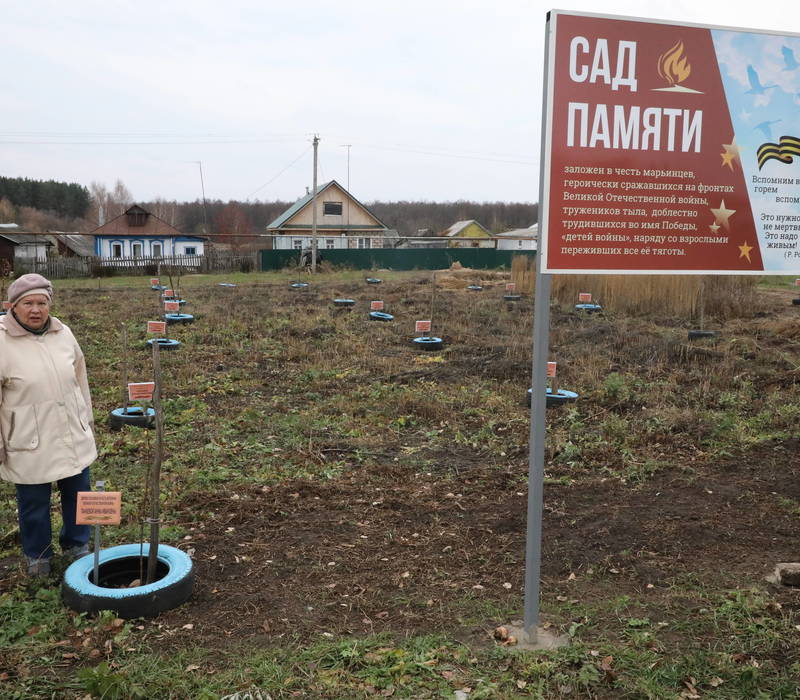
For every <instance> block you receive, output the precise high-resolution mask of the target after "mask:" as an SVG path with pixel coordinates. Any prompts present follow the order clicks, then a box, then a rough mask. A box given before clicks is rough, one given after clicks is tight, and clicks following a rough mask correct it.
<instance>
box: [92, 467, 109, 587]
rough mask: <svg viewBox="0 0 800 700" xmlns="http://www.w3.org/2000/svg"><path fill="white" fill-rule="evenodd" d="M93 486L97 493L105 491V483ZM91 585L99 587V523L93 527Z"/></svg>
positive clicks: (100, 482)
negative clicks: (92, 576)
mask: <svg viewBox="0 0 800 700" xmlns="http://www.w3.org/2000/svg"><path fill="white" fill-rule="evenodd" d="M94 486H95V489H97V490H98V491H105V490H106V482H105V481H98V482H96V483H95V485H94ZM92 583H94V585H95V586H99V585H100V523H98V524H97V525H95V526H94V579H93V580H92Z"/></svg>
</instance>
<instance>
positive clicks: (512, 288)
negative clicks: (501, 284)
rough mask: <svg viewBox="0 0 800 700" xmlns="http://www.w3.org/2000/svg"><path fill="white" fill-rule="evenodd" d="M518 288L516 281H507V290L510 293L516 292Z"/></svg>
mask: <svg viewBox="0 0 800 700" xmlns="http://www.w3.org/2000/svg"><path fill="white" fill-rule="evenodd" d="M516 289H517V285H516V284H515V283H514V282H506V291H507V292H509V293H512V294H513V293H514V292H515V291H516Z"/></svg>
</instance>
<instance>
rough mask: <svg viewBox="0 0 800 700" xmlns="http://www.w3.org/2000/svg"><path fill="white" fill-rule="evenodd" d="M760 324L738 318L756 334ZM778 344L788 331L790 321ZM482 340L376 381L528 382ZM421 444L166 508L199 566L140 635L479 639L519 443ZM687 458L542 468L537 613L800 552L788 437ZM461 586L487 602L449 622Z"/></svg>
mask: <svg viewBox="0 0 800 700" xmlns="http://www.w3.org/2000/svg"><path fill="white" fill-rule="evenodd" d="M781 298H782V301H783V303H784V304H785V303H786V295H781ZM397 305H398V306H399V303H398V304H397ZM789 313H790V310H787V311H786V314H787V318H789V316H788V314H789ZM598 323H601V322H598ZM732 323H734V326H735V324H736V323H739V322H732ZM758 323H759V319H758V318H754V319H751V320H750V321H748V324H749V325H748V326H747V328H748V329H749V330H748V332H749V333H751V335H753V336H757V331H758ZM559 324H560V327H562V329H563V327H566V326H568V325H569V322H568V320H565V319H562V320H561V321H560V322H559ZM618 325H619V324H617V325H613V324H611V322H607V323H606V326H607V327H606V326H602V324H601V325H600V326H597V325H596V326H595V327H594V328H593V330H592V334H593V335H591V336H588V334H587V333H586V331H585V330H583V329H582V328H580V327H577V326H576V327H575V328H573V329H572V331H571V332H573V337H575V338H578V339H580V338H581V334H582V333H583V334H584V335H586V336H587V337H586V338H584V339H585V340H587V341H589V342H591V341H592V338H595V337H597V334H598V333H601V334H602V335H604V337H608V336H609V335H613V333H617V331H616V330H614V329H615V328H618ZM740 325H741V324H740ZM603 327H605V328H606V330H605V331H602V328H603ZM732 327H733V326H732ZM737 327H738V326H737ZM598 328H600V329H601V330H598ZM489 330H490V331H491V329H489ZM612 331H613V333H612ZM559 332H562V331H559ZM563 332H566V331H563ZM642 333H643V335H644V336H646V332H645V331H643V332H642ZM448 340H450V341H451V342H457V341H458V338H453V337H451V338H448ZM779 340H780V342H782V343H793V342H794V340H793V336H792V334H791V333H788V332H787V334H786V335H785V337H783V339H779ZM608 342H610V343H619V344H620V346H622V345H624V344H625V343H626V342H627V344H628V346H629V347H628V353H629V359H630V361H631V362H632V363H634V364H635V363H636V362H643V363H644V362H647V352H646V348H645V344H644V341H642V340H641V339H639V340H632V341H629V342H628V341H626V340H625V336H624V334H621V335H618V336H617V335H613V338H611V340H609V341H608ZM776 342H777V341H776ZM648 347H649V346H648ZM492 352H493V351H492V348H490V347H487V348H482V349H481V351H480V353H478V352H476V353H475V354H474V355H473V356H470V355H468V354H465V355H463V356H462V357H461V358H460V359H456V360H454V361H453V362H452V363H450V364H449V365H446V366H442V367H439V366H433V365H432V366H430V367H424V368H420V369H412V370H407V371H403V372H398V373H396V374H395V375H393V376H390V377H389V379H390V380H392V381H395V382H399V383H403V382H412V381H417V380H418V379H420V378H424V377H425V376H436V377H437V378H438V379H439V380H440V381H447V379H448V377H450V378H451V379H452V380H453V381H457V379H458V377H459V376H460V374H461V370H462V369H463V368H464V366H465V365H469V366H470V369H471V371H473V372H484V373H488V374H492V373H496V374H497V375H498V376H505V375H507V372H508V371H511V365H513V366H514V369H513V371H515V372H519V373H521V376H522V377H524V376H525V373H526V372H527V371H528V370H527V369H526V368H525V366H522V368H521V369H520V366H519V363H513V362H511V361H510V360H508V359H504V358H505V356H504V355H503V354H502V353H497V354H495V355H493V354H492ZM639 352H640V354H641V357H639V356H637V353H639ZM711 352H712V353H713V350H712V351H711ZM713 361H714V360H713V355H712V356H711V360H710V362H712V363H713ZM504 362H505V363H507V364H508V366H504V364H503V363H504ZM709 367H710V365H704V366H701V367H700V368H699V369H697V368H695V369H697V371H699V372H700V374H702V373H703V372H709V371H711V369H710V368H709ZM448 373H449V374H448ZM776 381H777V380H776ZM792 381H793V380H792ZM523 386H524V385H523ZM687 440H688V438H687ZM343 449H344V448H343ZM421 449H422V450H423V451H422V452H421V453H420V457H421V458H423V457H424V458H425V459H428V460H432V463H433V464H436V465H437V466H438V468H432V469H431V470H430V471H428V472H417V471H414V470H410V469H408V468H407V467H405V466H403V465H402V464H401V463H400V462H399V461H398V460H397V455H396V454H395V453H393V452H392V451H391V450H387V451H386V452H385V453H383V454H380V455H378V456H373V457H374V459H373V460H372V462H371V463H370V464H369V465H360V466H356V467H354V468H352V469H351V470H349V471H347V472H345V474H344V475H343V476H341V477H338V478H336V479H331V480H326V481H309V480H293V481H289V482H285V483H282V484H280V485H273V486H261V487H258V486H252V487H246V488H238V489H236V490H234V491H224V490H218V491H215V492H209V493H206V494H203V495H202V496H199V495H196V496H192V497H190V498H189V500H185V501H183V502H180V503H176V504H174V509H173V511H174V513H175V514H176V518H177V521H176V522H175V524H177V525H180V526H183V528H184V529H185V530H186V531H188V532H190V533H191V534H190V535H188V536H187V537H186V539H185V540H184V541H183V542H182V543H181V548H182V549H185V550H188V551H189V552H190V554H191V555H192V557H193V560H194V562H195V566H196V588H195V593H194V595H193V597H192V598H191V600H190V601H189V602H188V603H187V604H185V605H183V606H181V607H180V608H178V609H176V610H173V611H170V612H168V613H165V614H163V615H161V616H160V617H159V618H158V628H157V630H158V631H157V633H154V636H153V642H154V643H155V644H156V645H157V644H159V642H160V641H163V643H164V644H165V645H169V646H170V648H172V645H174V643H175V641H176V639H178V638H180V637H181V635H184V636H185V637H186V641H187V643H189V642H191V643H192V644H198V643H199V644H201V645H206V646H209V647H218V646H220V645H223V646H224V645H227V644H230V645H231V646H233V645H236V644H241V643H244V644H246V645H250V644H257V643H263V644H272V643H278V641H279V640H280V639H281V638H284V637H287V638H292V639H294V638H301V639H302V638H312V637H316V636H318V635H319V634H320V633H326V632H327V633H330V634H333V635H341V634H355V635H361V634H367V633H374V632H381V631H390V632H392V633H394V634H409V635H410V634H417V633H425V632H436V633H446V634H449V635H452V636H453V637H455V638H458V639H463V640H465V641H469V642H472V643H481V642H483V641H488V639H489V637H490V634H491V631H492V630H493V628H494V627H495V626H496V625H498V624H501V623H503V622H509V620H508V619H503V617H501V616H502V615H505V614H506V611H509V610H517V611H519V612H521V594H522V590H523V576H524V550H525V530H526V502H527V491H526V487H525V478H526V476H527V450H526V448H524V446H522V447H521V448H520V450H519V451H518V453H516V454H513V455H509V456H508V457H507V458H506V459H505V460H503V461H502V462H499V461H498V459H497V458H496V457H491V458H489V457H483V456H482V455H481V454H480V453H479V452H476V451H475V450H473V449H468V448H466V447H461V446H458V445H453V446H452V448H451V449H448V450H447V451H443V452H440V453H431V452H425V450H426V449H427V448H426V447H422V448H421ZM691 453H692V449H691V445H689V444H687V445H685V450H684V451H683V452H681V451H680V450H677V451H676V454H675V458H674V460H673V463H672V464H671V466H670V467H669V468H663V469H661V470H659V471H658V472H657V473H655V474H654V475H652V476H651V477H650V478H649V479H647V480H646V481H644V482H643V483H642V484H641V485H640V486H638V487H633V486H631V485H630V484H623V483H621V482H620V480H619V479H614V478H609V477H608V476H606V475H604V474H603V473H602V472H601V471H600V470H598V471H597V473H596V474H592V473H589V474H588V475H584V474H582V475H581V477H580V478H578V479H574V480H572V481H570V482H569V483H567V482H564V483H562V482H559V481H558V479H557V478H556V477H558V476H561V475H564V474H567V472H568V468H567V467H566V466H564V465H561V466H559V467H553V468H552V470H550V469H549V468H548V469H549V471H548V476H551V477H554V478H553V479H552V482H550V483H548V484H547V486H546V488H545V494H544V502H545V512H544V533H543V554H542V556H543V560H542V601H543V609H544V610H545V611H546V610H547V607H548V601H555V600H556V598H557V597H564V596H566V597H568V598H570V599H575V600H583V601H590V600H595V599H598V598H602V597H610V596H616V595H622V594H625V593H629V594H630V595H632V596H636V597H641V596H647V597H648V600H649V601H651V602H652V601H658V600H659V599H662V601H663V605H664V606H665V608H669V609H671V610H672V613H673V614H674V616H675V617H685V616H686V615H687V613H689V612H690V611H691V608H692V606H693V605H695V604H696V602H695V601H692V600H685V601H683V602H682V604H681V606H679V607H676V603H675V600H674V599H673V597H672V591H671V582H672V581H674V580H676V579H677V578H680V577H690V576H695V577H696V578H697V579H698V580H699V581H707V580H715V581H716V582H717V583H718V585H719V587H720V588H724V587H732V588H735V587H746V586H747V585H748V584H749V583H750V582H752V583H758V584H759V585H762V584H763V581H764V577H765V576H767V575H768V574H769V573H771V571H772V569H773V568H774V566H775V564H776V563H777V562H782V561H796V560H798V559H800V538H798V532H797V518H796V516H794V515H792V514H791V513H789V511H787V510H786V509H776V507H775V503H776V500H777V499H780V498H786V499H792V500H794V501H800V440H798V439H796V438H795V439H792V440H788V441H782V442H779V443H778V442H776V443H772V444H768V445H766V446H764V445H761V446H759V448H758V449H757V450H755V451H748V452H746V453H744V454H739V455H736V456H733V457H730V458H727V459H722V460H719V461H716V462H713V461H705V462H704V463H703V464H702V468H700V465H699V463H698V464H697V465H693V464H691V463H689V462H688V460H690V459H691V458H690V457H688V455H689V454H691ZM694 467H697V468H694ZM453 474H456V475H457V477H456V478H454V477H453ZM190 514H191V517H190ZM2 566H4V567H5V571H3V572H2V573H0V577H2V579H4V580H5V581H6V583H8V582H12V581H13V580H16V576H17V574H16V573H14V567H16V561H11V560H6V562H4V563H2ZM773 592H774V595H775V597H776V599H777V600H778V601H779V602H780V603H781V604H782V605H783V606H784V607H785V608H786V609H788V610H795V611H797V610H798V609H800V596H798V593H797V591H794V590H791V589H786V588H780V587H777V586H776V587H774V590H773ZM465 598H469V599H472V600H473V601H474V602H475V606H474V609H475V610H483V611H484V612H483V614H479V615H477V616H473V617H472V618H471V619H468V620H464V619H461V618H459V615H460V613H459V610H462V609H463V607H462V605H461V603H463V601H464V599H465ZM484 600H485V604H484V603H483V601H484ZM519 612H518V613H517V614H519ZM555 622H556V623H558V624H567V623H568V622H569V621H568V620H563V619H560V620H555ZM186 625H191V626H192V627H191V631H190V632H189V631H184V626H186Z"/></svg>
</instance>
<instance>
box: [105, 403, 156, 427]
mask: <svg viewBox="0 0 800 700" xmlns="http://www.w3.org/2000/svg"><path fill="white" fill-rule="evenodd" d="M123 410H124V409H122V408H115V409H114V410H113V411H111V412H110V413H109V414H108V427H109V428H111V430H121V429H122V428H123V427H124V426H126V425H130V426H132V427H134V428H152V427H153V426H154V425H155V420H156V414H155V412H154V411H153V409H152V408H148V409H147V410H146V411H145V409H143V408H141V407H140V406H129V407H128V412H127V413H123Z"/></svg>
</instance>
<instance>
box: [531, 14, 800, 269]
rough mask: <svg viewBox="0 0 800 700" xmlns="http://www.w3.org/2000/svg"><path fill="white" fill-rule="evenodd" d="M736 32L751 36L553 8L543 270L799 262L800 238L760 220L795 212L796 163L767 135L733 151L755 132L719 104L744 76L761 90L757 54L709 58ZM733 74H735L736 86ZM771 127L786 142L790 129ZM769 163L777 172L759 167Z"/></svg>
mask: <svg viewBox="0 0 800 700" xmlns="http://www.w3.org/2000/svg"><path fill="white" fill-rule="evenodd" d="M727 35H731V36H730V37H728V36H727ZM743 36H746V37H750V36H751V35H750V34H746V33H742V32H735V31H723V30H713V29H712V28H704V27H697V26H683V25H674V24H660V23H656V22H648V21H645V20H634V19H624V18H622V19H619V18H611V17H600V16H585V15H576V14H569V13H562V12H557V11H553V12H552V13H551V15H550V35H549V44H548V78H547V79H548V99H547V114H546V123H545V144H546V147H545V153H544V154H543V155H544V166H543V176H544V185H545V187H544V192H545V195H544V201H543V202H542V232H541V240H540V245H539V251H540V255H541V257H542V270H543V271H544V272H573V273H586V272H593V273H615V272H629V273H677V272H693V273H700V272H721V273H736V274H747V273H758V274H764V273H765V272H772V273H775V274H788V270H791V269H795V270H797V269H800V246H798V243H797V242H795V239H797V236H794V238H792V237H791V236H789V235H786V236H784V235H783V234H784V233H785V232H786V231H787V230H793V229H791V228H790V229H787V228H785V227H783V226H782V225H781V224H778V225H777V228H773V226H771V225H770V224H769V223H768V222H769V221H770V218H769V217H770V216H772V221H775V217H774V216H773V212H774V211H775V210H776V209H777V210H778V211H783V212H785V213H784V214H782V215H779V217H780V218H778V219H777V221H778V222H783V223H784V224H785V225H786V226H790V227H791V226H793V224H787V223H786V222H793V221H797V222H800V216H796V215H795V214H796V213H800V212H795V213H792V212H791V211H790V210H788V209H786V208H783V209H782V207H784V206H785V205H786V204H787V203H790V202H792V201H797V202H800V198H798V197H797V195H800V190H798V189H792V188H794V187H795V186H796V185H800V171H799V170H798V169H797V168H796V167H795V169H794V171H791V170H789V169H787V168H789V167H790V166H788V165H787V163H790V162H791V157H789V159H788V161H787V160H786V154H785V153H784V154H783V160H780V155H781V154H779V155H778V156H775V155H773V156H771V158H772V159H773V160H770V159H769V158H768V157H767V156H768V155H769V153H771V152H772V151H770V150H769V148H767V146H774V144H769V143H768V144H765V145H764V146H762V147H761V148H755V147H753V148H748V149H743V148H741V147H740V146H741V144H740V141H741V140H742V139H744V138H745V137H746V138H755V136H752V134H753V130H754V126H753V124H750V125H749V126H747V125H743V124H742V123H741V122H740V121H739V120H740V117H739V108H738V105H737V111H736V114H735V115H734V116H732V113H733V110H732V108H731V107H730V105H729V101H731V100H733V99H739V97H738V93H745V87H746V86H747V81H748V79H749V80H750V86H751V91H753V90H756V87H752V86H753V85H756V86H757V87H758V88H761V89H763V90H766V89H767V87H766V85H763V84H762V83H759V79H758V76H757V74H756V70H755V69H754V68H753V65H748V62H750V63H751V64H756V60H757V59H756V58H752V59H751V58H750V57H748V56H742V57H741V66H739V65H738V64H737V65H736V66H733V65H730V66H729V65H727V64H725V63H724V62H723V61H722V60H721V59H720V55H721V54H723V53H724V52H725V51H728V50H729V49H728V47H729V45H733V46H736V44H735V39H736V38H737V37H743ZM770 39H772V40H776V41H777V40H778V39H779V37H770ZM794 40H795V41H796V40H797V39H796V37H795V38H794ZM784 43H785V42H784ZM776 45H777V46H778V47H780V42H779V41H778V43H777V44H776ZM725 55H727V54H725ZM721 66H722V68H721ZM745 66H746V67H747V70H746V71H745ZM739 68H741V70H740V71H739V72H741V73H742V75H741V76H739V75H738V73H735V71H736V70H739ZM764 72H766V68H765V69H764ZM754 75H755V77H754ZM734 78H735V79H737V80H738V79H741V81H742V82H743V85H744V87H740V88H739V89H738V93H737V91H736V89H735V88H736V84H735V80H734ZM772 87H773V88H775V87H779V86H777V85H772ZM774 94H775V95H777V92H776V93H774ZM734 95H737V96H736V97H734ZM755 102H756V103H757V101H755ZM754 109H755V108H754ZM763 114H766V113H763ZM763 114H762V113H759V116H758V119H763V118H764V116H763ZM767 116H769V115H768V114H767ZM753 121H755V119H754V120H753ZM778 121H781V120H780V119H779V120H778ZM772 123H775V122H774V120H773V122H772ZM760 126H763V124H762V125H760ZM767 126H768V125H767ZM775 128H778V126H776V127H775ZM780 128H781V129H784V128H785V129H791V128H792V126H791V125H790V124H786V125H783V126H781V127H780ZM795 131H800V129H795ZM755 133H756V135H757V136H759V138H760V139H761V140H764V136H761V135H760V134H758V132H755ZM765 133H766V130H765ZM740 135H741V138H740ZM781 138H782V139H783V140H781V141H780V143H781V144H784V141H786V139H788V138H790V137H781ZM773 140H775V141H778V136H777V135H776V136H774V138H773ZM786 143H789V144H790V142H789V141H786ZM775 148H778V146H775ZM787 148H789V147H787ZM750 150H752V151H753V152H752V153H750V152H749V151H750ZM756 150H758V151H759V153H761V155H760V156H759V158H758V159H757V158H756ZM773 150H774V149H773ZM784 150H786V149H784ZM787 152H788V151H787ZM768 161H769V162H768ZM761 168H764V170H763V171H762V170H761ZM770 168H772V169H774V172H775V173H776V176H774V177H773V176H769V177H767V176H765V173H766V172H767V170H768V169H770ZM779 168H784V169H783V170H779ZM759 172H760V175H759V174H758V173H759ZM778 175H780V176H782V177H777V176H778ZM786 176H790V177H786ZM794 177H797V183H794V182H793V178H794ZM779 180H780V182H778V181H779ZM767 181H770V182H769V183H767ZM773 181H774V182H773ZM765 183H766V184H770V186H771V185H773V184H775V187H770V195H769V196H770V197H771V199H764V198H761V197H762V194H763V193H764V191H765V190H767V189H768V188H767V187H764V186H763V185H764V184H765ZM781 187H783V188H784V189H783V190H782V189H781ZM773 190H774V191H773ZM764 222H767V223H764ZM794 228H795V229H800V226H794ZM778 232H780V233H778ZM784 239H786V242H785V244H784V243H783V240H784Z"/></svg>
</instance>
